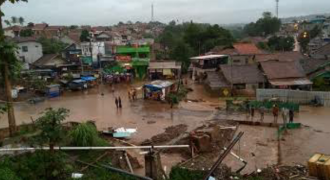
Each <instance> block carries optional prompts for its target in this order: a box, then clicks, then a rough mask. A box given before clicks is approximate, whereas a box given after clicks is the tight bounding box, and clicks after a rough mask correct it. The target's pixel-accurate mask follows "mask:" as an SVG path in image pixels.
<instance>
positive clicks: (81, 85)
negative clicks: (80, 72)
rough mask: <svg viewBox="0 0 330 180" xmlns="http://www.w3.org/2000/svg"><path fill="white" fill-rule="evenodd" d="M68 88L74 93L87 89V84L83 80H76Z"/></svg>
mask: <svg viewBox="0 0 330 180" xmlns="http://www.w3.org/2000/svg"><path fill="white" fill-rule="evenodd" d="M68 88H69V89H70V90H72V91H79V90H83V89H87V82H86V81H84V80H81V79H76V80H73V81H71V82H70V83H69V84H68Z"/></svg>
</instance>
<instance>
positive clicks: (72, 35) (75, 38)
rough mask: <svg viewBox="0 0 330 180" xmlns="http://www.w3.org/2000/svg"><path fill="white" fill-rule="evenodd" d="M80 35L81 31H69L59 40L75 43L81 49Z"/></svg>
mask: <svg viewBox="0 0 330 180" xmlns="http://www.w3.org/2000/svg"><path fill="white" fill-rule="evenodd" d="M80 35H81V33H76V32H69V33H68V34H67V35H64V36H62V37H59V40H60V41H62V42H63V43H65V44H75V45H76V48H77V49H81V47H80V43H81V41H80Z"/></svg>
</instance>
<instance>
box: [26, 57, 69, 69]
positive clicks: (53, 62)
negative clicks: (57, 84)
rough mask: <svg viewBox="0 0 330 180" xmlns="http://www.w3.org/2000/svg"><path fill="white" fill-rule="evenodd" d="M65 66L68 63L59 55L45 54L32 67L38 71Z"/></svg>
mask: <svg viewBox="0 0 330 180" xmlns="http://www.w3.org/2000/svg"><path fill="white" fill-rule="evenodd" d="M64 64H67V62H66V61H65V60H64V59H62V58H61V56H60V55H59V54H45V55H44V56H42V57H41V58H40V59H38V60H37V61H35V62H34V63H33V64H32V66H33V67H34V68H36V69H51V68H52V67H58V66H60V65H64Z"/></svg>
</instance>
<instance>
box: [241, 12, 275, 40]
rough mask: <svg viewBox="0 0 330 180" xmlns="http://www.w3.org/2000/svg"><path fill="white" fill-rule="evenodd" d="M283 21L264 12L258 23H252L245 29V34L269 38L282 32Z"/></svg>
mask: <svg viewBox="0 0 330 180" xmlns="http://www.w3.org/2000/svg"><path fill="white" fill-rule="evenodd" d="M280 27H281V20H280V19H278V18H277V17H274V16H273V15H272V13H270V12H264V13H263V17H262V18H260V19H259V20H258V21H257V22H255V23H254V22H252V23H250V24H247V25H246V26H245V27H244V32H245V33H246V34H247V35H249V36H265V37H266V36H268V35H271V34H275V33H276V32H278V31H279V30H280Z"/></svg>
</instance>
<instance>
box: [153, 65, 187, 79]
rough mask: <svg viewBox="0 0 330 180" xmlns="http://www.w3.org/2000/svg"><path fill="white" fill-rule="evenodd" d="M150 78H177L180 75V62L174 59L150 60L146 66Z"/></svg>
mask: <svg viewBox="0 0 330 180" xmlns="http://www.w3.org/2000/svg"><path fill="white" fill-rule="evenodd" d="M148 76H149V79H150V80H158V79H178V78H180V76H181V63H179V62H175V61H151V62H150V63H149V67H148Z"/></svg>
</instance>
